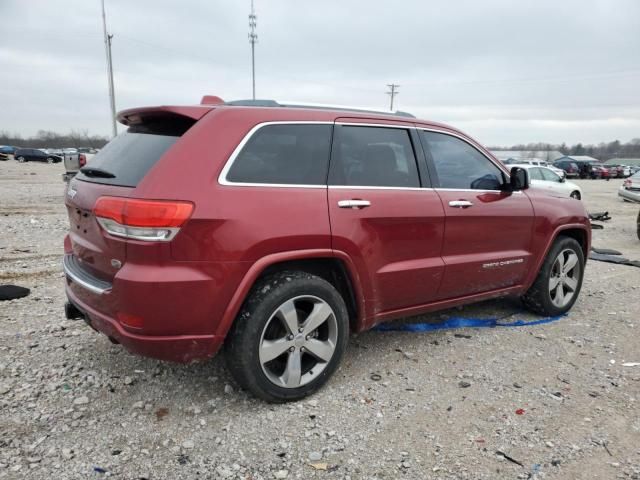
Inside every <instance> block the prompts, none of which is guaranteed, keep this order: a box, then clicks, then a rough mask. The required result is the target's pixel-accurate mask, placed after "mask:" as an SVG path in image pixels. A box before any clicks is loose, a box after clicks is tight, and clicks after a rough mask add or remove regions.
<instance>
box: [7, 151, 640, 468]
mask: <svg viewBox="0 0 640 480" xmlns="http://www.w3.org/2000/svg"><path fill="white" fill-rule="evenodd" d="M60 173H62V167H61V166H60V165H46V164H31V163H29V164H18V163H17V162H13V161H9V162H0V283H15V284H19V285H24V286H28V287H30V288H31V289H32V292H31V295H30V296H28V297H26V298H23V299H20V300H14V301H10V302H0V324H1V325H2V330H1V333H0V478H29V479H50V478H55V479H77V478H99V477H101V476H112V477H116V478H122V479H192V478H200V479H208V478H212V479H213V478H216V479H217V478H242V479H273V478H302V479H308V478H341V479H348V478H351V479H395V478H407V479H414V478H415V479H429V478H433V479H503V478H504V479H515V478H522V479H527V478H536V479H542V478H544V479H572V478H585V479H587V478H588V479H593V478H602V479H614V478H632V479H639V478H640V406H639V405H638V403H639V400H640V366H625V365H624V364H625V363H628V362H640V349H639V348H638V345H639V340H638V331H639V330H640V306H639V303H638V294H639V293H640V291H639V287H640V269H638V268H634V267H627V266H618V265H612V264H606V263H600V262H594V261H591V262H589V264H588V267H587V272H586V278H585V283H584V286H583V290H582V294H581V296H580V298H579V300H578V302H577V304H576V305H575V307H574V308H573V310H572V311H571V312H570V314H569V315H568V316H567V317H565V318H563V319H561V320H559V321H557V322H553V323H548V324H543V325H537V326H527V327H519V328H502V327H499V328H493V329H489V328H480V329H458V330H439V331H434V332H429V333H405V332H377V331H376V332H367V333H364V334H361V335H358V336H354V337H352V339H351V341H350V345H349V349H348V352H347V354H346V357H345V359H344V362H343V365H342V367H341V368H340V370H339V371H338V372H337V374H336V375H335V376H334V377H333V379H332V380H331V381H330V382H329V383H328V385H327V386H326V387H325V388H324V389H322V390H321V391H320V392H319V393H317V394H316V395H314V396H313V397H311V398H310V399H308V400H306V401H301V402H298V403H293V404H288V405H269V404H265V403H262V402H260V401H257V400H254V399H253V398H251V397H249V396H247V395H246V394H245V393H244V392H242V391H239V390H238V389H237V387H236V386H235V385H234V384H233V383H232V381H231V379H230V377H229V375H228V374H227V373H226V371H225V370H224V366H223V362H222V359H221V358H216V359H214V360H213V361H210V362H207V363H203V364H193V365H176V364H170V363H162V362H158V361H155V360H150V359H144V358H139V357H135V356H132V355H130V354H128V353H127V352H126V351H124V350H123V349H122V348H121V347H119V346H117V345H112V344H111V343H110V342H109V341H108V340H107V338H106V337H104V336H102V335H98V334H96V333H94V332H93V331H91V330H90V329H89V328H88V327H86V326H85V324H84V323H83V322H78V321H68V320H65V318H64V315H63V308H62V307H63V304H64V300H65V297H64V291H63V277H62V273H61V268H60V256H61V254H62V239H63V236H64V233H65V230H66V226H67V220H66V218H65V214H64V208H63V205H62V196H63V184H62V182H61V180H60ZM621 182H622V181H621V180H612V181H609V182H606V181H582V182H580V184H581V186H582V188H583V190H584V196H585V202H586V204H587V206H588V207H589V209H590V210H591V211H598V210H609V212H610V213H611V215H612V216H613V219H612V220H611V221H609V222H607V223H606V226H605V230H601V231H595V232H594V245H595V246H599V247H609V248H616V249H619V250H621V251H622V252H624V253H625V254H626V256H627V257H629V258H632V259H640V242H639V241H638V239H637V237H636V233H635V216H636V215H637V211H638V206H637V205H631V204H627V203H622V202H621V201H619V200H618V199H617V196H616V190H617V188H618V187H619V185H620V184H621ZM508 315H512V316H511V317H510V318H511V319H524V320H534V319H535V318H536V317H534V316H532V315H529V314H527V313H525V312H522V310H521V306H520V304H519V302H518V301H514V300H500V301H491V302H484V303H481V304H478V305H474V306H470V307H465V308H462V309H454V310H451V311H445V312H439V313H437V314H433V315H427V316H423V317H416V318H412V319H407V320H406V321H411V322H413V321H416V320H420V321H432V322H437V321H439V320H441V319H446V318H448V317H450V316H465V317H474V318H475V317H482V318H486V317H502V316H508Z"/></svg>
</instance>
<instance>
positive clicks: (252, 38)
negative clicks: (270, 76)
mask: <svg viewBox="0 0 640 480" xmlns="http://www.w3.org/2000/svg"><path fill="white" fill-rule="evenodd" d="M257 19H258V17H257V16H256V12H255V10H254V8H253V0H251V13H250V14H249V43H250V44H251V84H252V90H251V91H252V95H253V99H254V100H255V99H256V43H257V42H258V34H257V33H256V27H257Z"/></svg>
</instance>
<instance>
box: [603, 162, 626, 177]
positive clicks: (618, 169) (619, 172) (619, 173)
mask: <svg viewBox="0 0 640 480" xmlns="http://www.w3.org/2000/svg"><path fill="white" fill-rule="evenodd" d="M604 166H605V167H606V168H608V169H609V173H610V174H611V178H627V177H630V176H631V168H630V167H628V166H626V165H611V164H606V165H604Z"/></svg>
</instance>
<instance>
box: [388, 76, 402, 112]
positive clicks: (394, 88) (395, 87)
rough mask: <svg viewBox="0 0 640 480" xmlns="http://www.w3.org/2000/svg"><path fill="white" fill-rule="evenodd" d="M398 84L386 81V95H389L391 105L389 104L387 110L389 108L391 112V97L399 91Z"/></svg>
mask: <svg viewBox="0 0 640 480" xmlns="http://www.w3.org/2000/svg"><path fill="white" fill-rule="evenodd" d="M399 86H400V85H398V84H396V83H387V87H389V91H388V92H387V95H389V96H390V97H391V105H389V110H391V111H392V112H393V99H394V97H395V96H396V95H397V94H398V93H399V92H398V87H399Z"/></svg>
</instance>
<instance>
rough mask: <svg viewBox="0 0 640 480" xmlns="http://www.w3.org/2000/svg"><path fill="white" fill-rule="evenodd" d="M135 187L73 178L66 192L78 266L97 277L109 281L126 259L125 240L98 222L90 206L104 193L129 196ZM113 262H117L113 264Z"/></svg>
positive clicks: (71, 233) (72, 246)
mask: <svg viewBox="0 0 640 480" xmlns="http://www.w3.org/2000/svg"><path fill="white" fill-rule="evenodd" d="M133 190H134V189H133V188H131V187H116V186H112V185H101V184H99V183H90V182H83V181H80V180H77V179H73V180H72V181H71V182H70V183H69V187H68V188H67V192H66V195H65V205H66V207H67V214H68V215H69V240H70V241H71V249H72V253H73V256H74V257H75V260H76V261H77V262H78V264H79V266H80V267H81V268H83V269H84V270H86V271H87V272H88V273H90V274H92V275H93V276H95V277H96V278H98V279H101V280H104V281H107V282H111V281H112V280H113V277H114V276H115V274H116V272H117V271H118V265H117V262H116V261H119V262H121V263H124V261H125V258H126V248H125V247H126V242H125V241H124V239H119V238H117V237H112V236H110V235H108V234H106V233H105V232H104V230H103V229H102V228H101V227H100V225H99V224H98V222H97V220H96V217H95V215H94V214H93V207H94V205H95V203H96V200H97V199H98V198H99V197H101V196H105V195H109V196H117V197H128V196H130V194H131V192H132V191H133ZM113 263H115V264H116V265H115V266H114V265H113Z"/></svg>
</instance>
